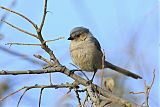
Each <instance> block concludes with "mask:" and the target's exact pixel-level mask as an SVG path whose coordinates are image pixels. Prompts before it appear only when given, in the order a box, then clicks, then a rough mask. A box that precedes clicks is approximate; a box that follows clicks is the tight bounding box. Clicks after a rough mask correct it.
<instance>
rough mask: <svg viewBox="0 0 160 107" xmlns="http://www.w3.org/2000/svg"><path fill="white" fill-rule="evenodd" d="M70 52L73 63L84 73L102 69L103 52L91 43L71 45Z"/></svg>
mask: <svg viewBox="0 0 160 107" xmlns="http://www.w3.org/2000/svg"><path fill="white" fill-rule="evenodd" d="M70 52H71V57H72V60H73V62H74V63H75V64H76V65H77V66H79V67H80V69H81V70H84V71H94V70H97V69H99V68H100V66H101V62H102V61H101V60H102V52H101V51H99V50H98V49H97V48H96V47H95V46H94V45H93V44H91V43H85V42H83V43H81V44H71V45H70Z"/></svg>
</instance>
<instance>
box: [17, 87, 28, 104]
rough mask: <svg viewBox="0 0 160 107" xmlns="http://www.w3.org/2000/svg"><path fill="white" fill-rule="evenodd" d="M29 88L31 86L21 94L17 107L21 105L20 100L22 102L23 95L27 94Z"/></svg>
mask: <svg viewBox="0 0 160 107" xmlns="http://www.w3.org/2000/svg"><path fill="white" fill-rule="evenodd" d="M28 90H29V88H26V89H25V91H24V92H23V94H22V95H21V97H20V98H19V100H18V103H17V107H19V104H20V102H21V100H22V97H23V96H24V94H25V93H26V92H27V91H28Z"/></svg>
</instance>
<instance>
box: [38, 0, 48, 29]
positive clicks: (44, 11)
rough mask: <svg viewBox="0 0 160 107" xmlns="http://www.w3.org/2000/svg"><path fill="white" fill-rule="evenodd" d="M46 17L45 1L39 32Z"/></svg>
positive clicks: (45, 2) (45, 1) (45, 0)
mask: <svg viewBox="0 0 160 107" xmlns="http://www.w3.org/2000/svg"><path fill="white" fill-rule="evenodd" d="M46 15H47V0H44V10H43V18H42V22H41V24H40V27H39V32H41V31H42V28H43V25H44V21H45V18H46Z"/></svg>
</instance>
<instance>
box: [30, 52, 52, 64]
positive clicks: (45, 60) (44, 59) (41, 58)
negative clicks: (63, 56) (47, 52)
mask: <svg viewBox="0 0 160 107" xmlns="http://www.w3.org/2000/svg"><path fill="white" fill-rule="evenodd" d="M33 56H34V57H36V58H38V59H40V60H42V61H44V62H47V63H48V64H50V65H52V63H51V62H50V61H49V60H47V59H46V58H44V57H42V56H41V55H35V54H34V55H33Z"/></svg>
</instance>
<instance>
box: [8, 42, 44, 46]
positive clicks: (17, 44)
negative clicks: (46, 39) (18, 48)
mask: <svg viewBox="0 0 160 107" xmlns="http://www.w3.org/2000/svg"><path fill="white" fill-rule="evenodd" d="M5 45H26V46H41V44H27V43H6V44H5Z"/></svg>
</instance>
